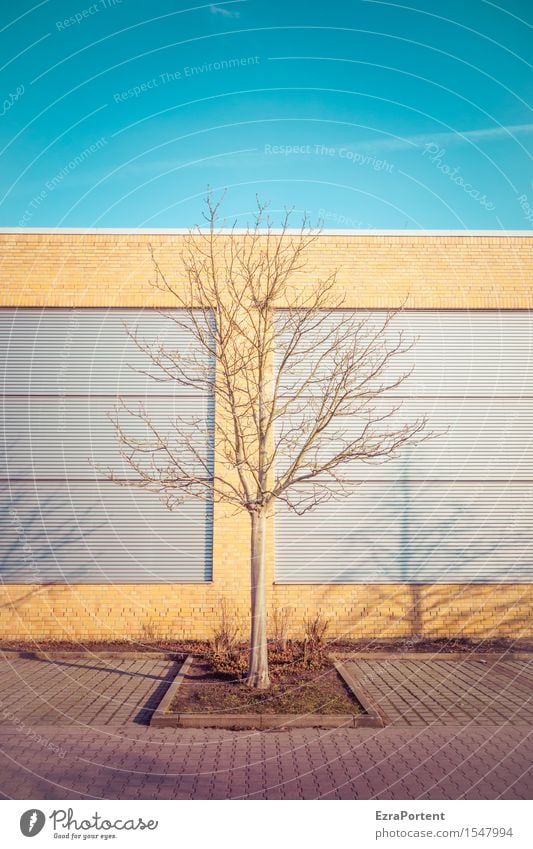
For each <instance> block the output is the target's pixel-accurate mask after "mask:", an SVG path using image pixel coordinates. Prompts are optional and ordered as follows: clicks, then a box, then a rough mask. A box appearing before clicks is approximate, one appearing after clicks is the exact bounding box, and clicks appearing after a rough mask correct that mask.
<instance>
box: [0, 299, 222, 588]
mask: <svg viewBox="0 0 533 849" xmlns="http://www.w3.org/2000/svg"><path fill="white" fill-rule="evenodd" d="M198 318H199V320H203V318H202V315H201V314H199V317H198ZM126 326H127V327H128V328H129V330H130V331H131V332H134V331H135V330H137V332H138V335H139V338H140V339H143V340H145V341H146V342H151V343H156V344H159V343H161V344H163V345H164V346H165V347H166V348H167V349H168V348H170V349H172V350H173V351H176V352H178V353H179V354H180V356H181V357H184V358H185V359H184V363H185V362H188V363H189V364H190V367H191V373H192V374H193V375H194V376H195V377H199V376H202V378H203V377H206V376H207V377H208V379H210V378H211V363H210V362H209V361H208V358H207V357H206V356H205V354H204V352H203V351H202V350H201V348H200V346H198V344H197V343H196V346H195V343H194V338H193V335H192V333H191V331H190V322H189V320H188V318H187V316H186V314H184V313H181V312H180V311H174V312H172V313H170V312H169V313H168V316H163V315H160V314H159V313H158V312H156V311H151V310H107V309H101V310H100V309H83V310H66V309H59V310H38V309H24V310H7V309H4V310H0V333H1V334H2V335H1V339H2V342H1V344H0V373H1V374H2V384H3V385H2V390H3V397H2V414H3V419H4V428H3V448H4V450H3V456H2V460H1V464H0V477H1V478H2V479H3V487H2V488H3V496H2V502H3V503H2V516H3V521H4V522H5V532H4V533H3V535H2V540H1V541H0V562H1V566H0V580H2V581H4V582H26V583H35V582H46V583H47V582H66V583H77V582H78V583H101V582H130V583H142V582H147V583H150V582H157V581H163V582H164V581H170V582H174V583H176V582H196V581H208V580H210V579H211V574H212V565H211V564H212V536H213V510H212V502H211V500H210V499H208V503H204V502H203V501H199V500H195V499H192V498H190V497H188V498H186V499H185V502H184V503H183V504H178V505H176V507H175V509H174V510H173V511H172V512H169V510H168V509H167V508H166V506H165V505H164V504H163V503H162V502H161V500H160V499H159V498H158V496H157V495H156V494H154V493H150V492H146V491H140V490H139V489H136V488H131V487H119V486H118V485H114V484H112V483H110V482H108V481H107V480H106V479H105V475H106V472H107V470H110V469H111V470H113V473H114V474H115V476H116V477H117V478H119V479H124V481H126V480H127V479H131V478H132V477H133V473H132V471H131V468H130V467H129V466H128V465H127V463H125V462H124V461H123V460H122V459H121V456H120V451H119V445H118V442H117V438H116V433H115V429H114V427H113V425H112V423H111V421H110V419H109V416H110V415H111V416H113V415H114V414H115V411H116V410H118V415H119V417H120V421H121V423H122V424H123V425H124V428H125V430H126V432H127V433H128V436H130V437H132V438H133V439H138V440H143V441H144V440H147V439H148V440H150V444H151V445H152V446H153V445H154V442H153V439H154V435H153V433H152V432H151V431H150V428H149V427H148V426H147V425H146V423H143V422H142V421H141V420H140V419H139V418H138V417H131V416H129V415H128V414H127V412H125V411H124V409H123V408H122V402H123V403H124V404H126V405H127V407H128V409H129V410H131V411H132V412H133V413H135V414H139V412H141V413H142V414H143V415H146V416H147V417H148V420H149V421H150V422H152V423H153V424H154V425H155V426H156V427H157V430H158V432H159V433H162V434H164V436H165V437H166V438H168V439H169V446H170V447H171V448H172V449H173V450H175V451H176V453H177V455H178V456H179V458H180V462H181V463H182V464H183V465H184V466H185V467H186V468H187V470H190V471H191V472H193V473H195V474H201V475H202V477H204V478H205V479H206V482H207V483H209V480H210V479H211V477H212V472H213V458H212V455H211V447H210V446H211V441H212V433H213V425H214V407H213V398H212V395H211V394H210V392H209V391H208V388H209V387H208V384H207V386H206V385H202V384H201V383H200V382H199V381H197V380H196V381H195V386H192V387H191V386H182V385H180V384H179V383H178V382H177V381H176V380H172V379H168V380H165V381H163V382H160V381H156V380H153V379H152V378H151V377H150V376H149V375H147V374H146V372H149V373H150V374H156V375H157V369H156V368H154V366H153V365H152V364H151V361H150V358H149V357H148V355H147V354H143V353H141V352H140V351H139V349H138V348H137V347H136V345H135V344H134V343H133V341H132V339H131V338H130V337H129V336H128V333H127V330H126ZM194 369H197V371H196V372H195V371H194ZM176 428H177V429H179V431H180V432H182V433H184V434H187V435H191V436H192V437H193V439H192V442H193V446H194V449H195V451H197V452H198V457H197V456H195V452H194V451H193V452H189V455H187V452H186V450H185V448H184V446H183V442H182V441H180V439H179V437H178V436H177V435H176ZM144 445H145V446H146V442H144ZM152 456H154V457H156V456H157V455H151V454H146V455H144V459H143V455H140V457H141V465H142V464H143V463H149V462H150V459H151V457H152ZM198 458H200V459H198Z"/></svg>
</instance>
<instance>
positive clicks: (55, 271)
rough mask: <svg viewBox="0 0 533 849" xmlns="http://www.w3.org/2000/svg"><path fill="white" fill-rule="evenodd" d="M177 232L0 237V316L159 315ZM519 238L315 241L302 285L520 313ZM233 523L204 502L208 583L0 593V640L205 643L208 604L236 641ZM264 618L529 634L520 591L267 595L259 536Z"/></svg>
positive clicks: (374, 633) (377, 631)
mask: <svg viewBox="0 0 533 849" xmlns="http://www.w3.org/2000/svg"><path fill="white" fill-rule="evenodd" d="M182 244H183V236H182V235H180V234H160V233H154V234H147V233H142V234H138V233H111V232H107V233H105V232H100V233H74V234H61V233H38V234H32V233H27V232H24V231H18V232H13V233H3V234H0V245H1V262H0V299H1V300H0V307H1V306H11V307H13V306H18V307H24V306H38V307H58V306H63V307H79V308H83V307H89V306H91V307H96V306H99V307H118V306H120V307H138V306H173V305H174V304H173V303H172V301H171V300H170V299H169V298H164V297H163V296H162V294H161V293H160V292H157V291H156V290H154V289H153V288H152V287H151V286H150V284H149V279H150V277H153V271H152V264H151V259H150V251H149V247H150V245H152V246H153V248H154V249H155V252H156V255H157V257H158V261H159V262H160V264H161V266H162V267H163V268H164V270H165V272H166V273H168V275H169V277H170V278H171V279H172V280H173V281H175V282H176V284H177V285H179V282H180V269H179V252H180V247H181V245H182ZM532 247H533V237H531V236H525V235H508V236H506V235H505V234H502V235H495V236H490V235H457V234H455V235H450V234H443V235H433V234H432V235H412V234H405V235H400V234H396V235H393V234H384V235H370V234H365V235H354V234H347V235H337V234H332V235H323V236H321V237H320V239H319V240H318V241H317V242H316V243H315V245H314V246H313V248H312V250H311V252H310V257H309V264H308V268H307V269H306V272H305V276H303V275H302V281H304V280H305V279H306V278H307V279H309V278H310V277H314V276H317V275H326V274H329V273H330V272H331V270H332V267H333V266H334V267H337V268H338V269H339V273H338V278H337V285H338V287H339V290H340V291H342V292H343V293H344V294H345V298H346V300H345V305H346V306H348V307H395V306H398V305H399V304H401V303H403V302H406V305H407V306H409V307H411V308H414V309H436V308H438V309H463V310H464V309H472V310H476V309H492V310H505V309H529V308H531V304H532V298H531V296H532V293H533V282H532V281H533V274H532V272H533V251H532ZM248 544H249V528H248V519H247V517H246V516H242V517H238V516H231V515H229V514H228V512H227V510H226V508H224V507H223V506H221V505H215V511H214V542H213V551H214V553H213V581H212V583H210V584H196V585H195V584H192V585H191V584H175V585H169V584H157V585H150V584H149V585H147V584H144V585H132V584H122V585H115V586H103V585H102V586H101V585H94V584H93V585H80V584H77V585H72V586H67V585H48V586H46V585H44V586H43V585H28V584H25V585H13V584H11V585H4V586H1V587H0V637H2V638H4V639H9V638H28V639H33V638H36V639H38V638H44V637H48V638H55V639H71V638H72V639H85V638H92V639H110V638H113V639H116V638H117V637H126V638H127V637H141V638H146V639H149V638H151V637H158V636H165V637H175V638H204V637H208V636H209V635H210V634H211V632H212V629H213V627H214V625H216V622H217V620H218V619H219V617H220V610H221V605H222V604H223V603H224V602H225V603H226V606H227V609H228V610H229V611H230V612H231V613H232V614H233V615H234V616H235V617H236V618H237V619H238V620H239V622H240V625H241V628H242V632H243V635H245V634H246V631H247V610H248V599H249V575H248V566H249V559H248V558H249V552H248ZM268 552H269V587H268V593H269V602H268V603H269V607H270V610H271V611H272V610H273V609H274V608H275V609H277V610H282V609H285V610H286V612H287V616H288V617H289V621H290V629H291V633H292V634H293V635H297V634H299V633H301V632H302V628H303V622H304V620H305V619H306V618H309V617H312V616H314V615H315V614H316V613H317V612H321V613H322V614H323V615H324V616H325V617H327V618H328V619H330V621H331V626H330V633H331V634H332V635H337V636H344V637H346V638H348V637H361V636H367V637H392V636H408V635H410V634H426V635H428V636H457V635H464V636H476V637H487V638H488V637H492V636H497V635H501V636H509V637H518V636H531V635H532V625H531V622H532V617H531V612H532V610H533V590H532V585H528V584H501V585H500V584H476V585H473V586H469V585H466V584H439V585H422V586H414V585H407V584H386V585H385V584H381V585H362V584H352V585H336V586H324V585H318V586H317V585H313V586H310V585H275V584H274V581H273V576H274V562H273V533H272V527H271V528H270V534H269V540H268Z"/></svg>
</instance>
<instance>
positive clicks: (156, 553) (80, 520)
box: [0, 483, 212, 584]
mask: <svg viewBox="0 0 533 849" xmlns="http://www.w3.org/2000/svg"><path fill="white" fill-rule="evenodd" d="M9 490H10V491H9V492H6V491H5V490H4V492H3V493H2V495H1V497H0V503H1V508H0V509H1V515H2V532H1V536H0V561H1V563H2V567H1V572H0V576H1V580H2V581H3V582H16V583H19V582H20V583H48V582H53V583H82V584H91V583H108V582H116V583H159V582H167V581H168V582H170V583H173V582H180V583H181V582H198V581H209V580H210V578H211V549H212V534H211V528H212V508H211V506H210V505H207V504H203V503H202V502H200V501H197V500H191V501H189V502H188V503H186V504H184V505H182V506H180V507H179V508H177V509H176V511H173V512H169V511H168V510H166V509H165V508H164V506H163V505H162V504H161V503H160V502H159V501H158V498H157V496H155V495H153V494H151V493H147V492H142V491H140V490H134V489H122V488H119V487H117V486H115V485H114V484H111V483H103V484H91V483H81V484H80V483H68V484H54V483H37V484H32V483H26V484H22V483H17V484H14V485H12V486H10V487H9Z"/></svg>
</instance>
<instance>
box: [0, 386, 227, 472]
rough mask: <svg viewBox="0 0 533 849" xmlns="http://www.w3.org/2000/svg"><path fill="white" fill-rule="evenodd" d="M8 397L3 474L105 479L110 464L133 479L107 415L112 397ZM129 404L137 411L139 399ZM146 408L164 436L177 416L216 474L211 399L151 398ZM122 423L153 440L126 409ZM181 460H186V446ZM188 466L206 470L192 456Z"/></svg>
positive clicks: (0, 466) (133, 432) (0, 465)
mask: <svg viewBox="0 0 533 849" xmlns="http://www.w3.org/2000/svg"><path fill="white" fill-rule="evenodd" d="M4 400H5V406H4V410H3V416H4V434H3V441H4V447H5V452H4V453H3V456H2V457H1V458H0V477H2V478H21V477H22V478H37V479H38V478H65V479H69V478H71V479H72V478H76V479H79V478H82V479H84V480H94V479H95V478H98V477H102V474H101V473H100V472H98V469H97V468H95V467H96V466H100V467H102V466H110V467H112V468H113V469H114V470H115V472H116V474H117V476H118V477H132V471H131V469H130V468H129V466H128V465H127V464H125V463H123V461H122V460H121V457H120V453H119V445H118V442H117V439H116V434H115V429H114V427H113V425H112V423H111V422H110V420H109V418H108V415H107V414H108V413H110V412H112V411H113V409H114V406H115V401H114V399H113V398H101V397H99V398H94V397H91V396H88V397H86V398H69V399H68V401H67V400H66V399H63V398H57V397H53V396H51V397H45V398H35V397H32V396H26V397H17V398H9V399H4ZM128 406H130V407H131V408H132V409H133V410H137V409H138V400H137V399H129V403H128ZM143 406H144V408H145V410H146V412H147V414H148V415H149V416H150V418H151V420H152V421H153V423H154V424H155V425H157V426H158V428H159V430H160V432H161V433H163V434H168V435H169V436H171V435H172V431H173V424H172V422H173V420H174V421H176V419H178V421H179V428H180V429H181V430H183V431H185V432H186V433H189V434H190V436H191V437H194V444H195V447H196V448H197V449H198V450H199V452H200V454H201V455H202V457H203V459H204V460H205V463H206V464H207V465H208V466H209V467H210V469H211V474H212V457H211V455H210V453H209V451H208V436H209V433H210V432H211V431H212V427H213V413H214V410H213V403H212V400H211V399H209V398H207V397H205V396H201V395H198V396H197V397H196V398H190V397H186V396H181V397H180V396H178V397H175V398H172V397H167V398H153V397H148V398H147V400H146V401H145V402H143ZM121 421H122V422H123V424H124V427H125V429H126V430H127V432H128V434H129V435H130V436H132V437H135V438H136V439H147V438H149V436H150V434H149V431H148V429H147V428H146V427H145V426H143V425H142V423H141V422H140V421H138V420H137V419H135V418H131V417H128V415H127V414H125V413H124V414H122V415H121ZM196 423H198V424H196ZM172 444H173V445H175V444H176V441H175V440H173V443H172ZM180 459H181V461H182V462H185V460H186V456H185V451H184V448H183V447H182V448H181V449H180ZM187 467H188V468H189V469H190V470H191V472H195V473H196V474H200V473H201V470H202V467H201V465H200V463H199V462H198V461H197V460H196V459H195V458H194V457H193V456H191V457H190V458H188V462H187Z"/></svg>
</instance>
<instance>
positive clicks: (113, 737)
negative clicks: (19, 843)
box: [0, 655, 533, 799]
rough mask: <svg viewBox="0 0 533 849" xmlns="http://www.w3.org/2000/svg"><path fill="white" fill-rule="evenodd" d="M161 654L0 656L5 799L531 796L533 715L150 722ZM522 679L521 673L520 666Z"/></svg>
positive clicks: (165, 675)
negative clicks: (355, 724) (378, 721)
mask: <svg viewBox="0 0 533 849" xmlns="http://www.w3.org/2000/svg"><path fill="white" fill-rule="evenodd" d="M175 671H176V666H175V665H174V664H173V662H172V661H169V660H163V659H158V658H154V657H142V658H135V659H134V658H130V659H127V658H124V657H122V658H103V657H99V656H94V655H93V656H91V657H88V658H81V659H80V658H67V659H66V660H60V661H57V660H56V661H55V662H54V663H50V662H47V661H42V660H36V659H32V658H31V657H17V656H16V655H10V656H7V655H6V657H5V659H4V660H1V661H0V794H1V795H2V796H3V797H5V798H14V799H78V798H89V799H90V798H102V799H115V798H125V799H167V798H171V799H239V798H246V799H460V798H467V799H496V798H505V799H531V798H532V797H533V775H532V766H531V765H532V763H533V728H532V727H531V724H529V725H527V724H524V723H523V722H522V723H521V724H518V725H517V724H514V725H513V724H512V723H510V722H508V721H506V720H505V719H503V718H502V717H500V719H501V721H500V722H498V723H497V724H496V723H495V724H493V725H486V726H483V727H481V726H480V725H479V723H477V722H476V720H475V719H472V720H469V719H468V718H466V719H465V722H464V724H463V725H462V726H461V725H460V724H457V725H450V724H443V723H442V722H438V721H437V722H435V721H433V722H431V723H430V724H429V725H428V724H426V725H425V726H419V727H418V726H411V727H409V726H406V725H403V726H400V725H396V726H391V727H387V728H383V729H344V730H326V729H294V730H292V731H286V732H257V731H241V732H232V731H218V730H209V729H205V730H203V729H198V730H195V729H170V728H169V729H156V728H151V727H148V726H147V722H148V719H149V716H150V714H151V712H152V711H153V709H154V708H155V706H156V705H157V704H158V702H159V700H160V699H161V697H162V695H163V692H164V691H165V690H166V689H167V688H168V686H169V684H170V681H171V679H172V677H173V676H174V674H175ZM522 680H523V678H522Z"/></svg>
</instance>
